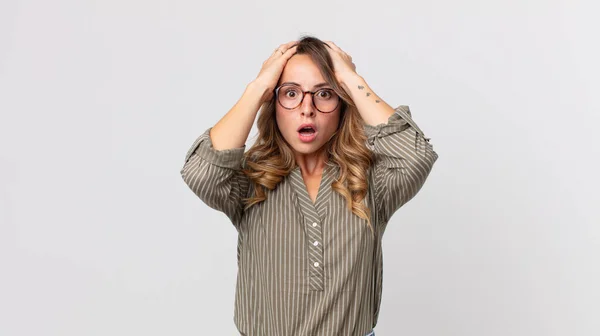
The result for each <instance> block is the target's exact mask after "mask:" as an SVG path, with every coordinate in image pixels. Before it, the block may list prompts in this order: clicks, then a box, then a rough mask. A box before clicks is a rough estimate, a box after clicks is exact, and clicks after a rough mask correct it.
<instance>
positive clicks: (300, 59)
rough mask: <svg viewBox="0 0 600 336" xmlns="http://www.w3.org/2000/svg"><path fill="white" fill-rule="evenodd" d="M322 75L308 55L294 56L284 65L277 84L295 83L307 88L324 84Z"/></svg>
mask: <svg viewBox="0 0 600 336" xmlns="http://www.w3.org/2000/svg"><path fill="white" fill-rule="evenodd" d="M324 81H325V80H324V78H323V75H322V74H321V72H320V71H319V68H318V67H317V65H316V64H315V63H314V62H313V60H312V59H311V58H310V56H308V55H294V56H292V57H291V58H290V59H289V60H288V61H287V63H286V65H285V67H284V68H283V72H282V74H281V79H280V80H279V83H283V82H296V83H298V84H300V85H303V86H305V87H307V88H311V87H313V85H316V84H319V83H322V82H324Z"/></svg>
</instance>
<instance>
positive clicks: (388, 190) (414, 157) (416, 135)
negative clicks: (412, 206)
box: [365, 105, 438, 223]
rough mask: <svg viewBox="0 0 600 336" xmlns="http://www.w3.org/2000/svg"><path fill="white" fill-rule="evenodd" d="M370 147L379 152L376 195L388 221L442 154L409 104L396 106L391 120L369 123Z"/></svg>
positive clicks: (421, 184) (412, 195) (383, 219)
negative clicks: (439, 153) (435, 149)
mask: <svg viewBox="0 0 600 336" xmlns="http://www.w3.org/2000/svg"><path fill="white" fill-rule="evenodd" d="M365 133H366V135H367V147H369V149H371V150H372V151H373V153H374V154H375V164H374V173H375V185H374V189H375V195H376V196H375V198H376V200H379V201H378V202H377V204H378V205H379V209H377V211H379V213H380V216H381V217H380V218H381V221H382V222H383V223H387V221H388V220H389V219H390V217H391V216H392V215H393V214H394V212H396V210H398V209H399V208H400V207H401V206H402V205H404V204H405V203H407V202H408V201H409V200H411V199H412V198H413V197H414V196H415V195H416V194H417V192H418V191H419V190H420V189H421V187H422V186H423V185H424V184H425V180H426V179H427V177H428V176H429V173H430V172H431V169H432V167H433V165H434V163H435V161H436V160H437V159H438V154H437V153H436V152H435V151H434V150H433V147H432V145H431V144H430V143H429V138H425V137H424V135H423V133H422V132H421V130H420V129H419V127H418V126H417V125H416V123H415V122H414V120H412V117H411V114H410V110H409V108H408V106H405V105H400V106H398V107H397V108H396V109H395V112H394V114H392V115H391V116H390V118H389V119H388V121H387V123H385V124H379V125H377V126H371V125H365Z"/></svg>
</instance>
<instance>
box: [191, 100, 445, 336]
mask: <svg viewBox="0 0 600 336" xmlns="http://www.w3.org/2000/svg"><path fill="white" fill-rule="evenodd" d="M364 131H365V133H366V135H367V143H366V145H367V146H368V148H369V149H370V150H371V151H373V152H374V154H375V160H374V163H373V165H372V166H371V167H370V168H369V171H368V174H367V175H368V179H369V181H368V182H369V189H368V191H367V196H366V199H365V201H366V204H367V206H369V208H370V209H371V216H372V217H371V222H372V223H373V225H374V228H375V233H376V234H375V238H374V239H373V238H372V235H371V231H370V229H369V227H368V225H367V221H366V220H364V219H362V218H360V217H358V216H356V215H354V214H353V213H352V212H351V211H350V210H348V209H347V208H346V201H345V199H344V198H343V197H342V196H341V195H339V194H338V193H337V192H335V191H333V189H332V188H331V184H332V183H333V182H334V180H335V179H336V178H337V176H338V173H339V166H338V165H336V164H334V163H332V161H329V162H328V163H327V165H326V166H325V168H324V169H323V173H322V177H321V183H320V186H319V190H318V193H317V198H316V201H315V202H314V203H313V202H312V200H311V199H310V196H309V194H308V191H307V188H306V186H305V184H304V180H303V178H302V174H301V171H300V168H299V166H297V165H296V167H295V168H294V169H293V170H292V171H291V173H290V174H289V175H288V176H286V177H285V178H284V179H283V180H282V181H281V182H280V184H279V185H278V186H277V188H275V190H272V191H269V192H268V194H267V199H266V200H265V201H263V202H260V203H258V204H255V205H253V206H252V207H250V208H249V209H248V210H246V211H244V209H243V203H242V201H241V199H242V198H243V197H248V196H250V195H251V193H252V189H253V188H252V185H251V183H250V182H249V179H248V178H247V177H246V176H245V175H244V174H243V173H242V171H241V169H242V165H243V154H244V150H245V145H244V146H243V147H240V148H232V149H224V150H216V149H214V148H213V147H212V142H211V139H210V136H209V132H210V128H209V129H207V130H206V131H205V132H204V133H203V134H202V135H200V136H199V137H198V138H197V139H196V140H195V141H194V143H193V144H192V147H191V148H190V149H189V151H188V153H187V155H186V157H185V164H184V166H183V168H182V169H181V175H182V177H183V180H184V181H185V183H186V184H187V185H188V186H189V187H190V189H191V190H192V191H193V192H194V193H195V194H196V195H197V196H198V197H199V198H200V199H201V200H202V201H203V202H204V203H205V204H206V205H208V206H209V207H211V208H213V209H215V210H218V211H221V212H223V213H224V214H225V215H227V217H228V218H229V219H230V220H231V223H232V224H233V225H234V227H235V228H236V230H237V233H238V240H237V267H238V272H237V283H236V292H235V304H234V316H233V321H234V323H235V325H236V327H237V329H238V331H239V332H240V334H241V335H246V336H288V335H289V336H292V335H294V336H296V335H299V336H334V335H336V336H338V335H344V336H364V335H366V334H367V333H368V332H369V331H371V330H372V329H373V328H374V327H375V325H376V324H377V317H378V315H379V307H380V304H381V293H382V284H383V253H382V245H381V242H382V241H381V240H382V237H383V233H384V231H385V228H386V225H387V223H388V221H389V219H390V217H391V216H392V214H393V213H394V212H395V211H396V210H397V209H398V208H400V207H401V206H402V205H403V204H405V203H406V202H408V201H409V200H410V199H411V198H413V197H414V196H415V195H416V194H417V192H418V191H419V190H420V188H421V187H422V186H423V184H424V183H425V179H426V178H427V176H428V175H429V173H430V171H431V169H432V166H433V164H434V162H435V161H436V160H437V158H438V155H437V153H436V152H435V151H434V150H433V148H432V146H431V145H430V144H429V138H425V136H424V134H423V132H422V131H421V129H420V128H419V127H418V126H417V124H416V123H415V122H414V121H413V120H412V117H411V113H410V110H409V108H408V106H406V105H400V106H398V107H397V108H396V109H395V111H394V114H393V115H391V116H390V117H389V119H388V121H387V123H385V124H383V123H382V124H379V125H377V126H371V125H367V124H365V125H364Z"/></svg>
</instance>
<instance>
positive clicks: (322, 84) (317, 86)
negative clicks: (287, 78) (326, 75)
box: [281, 82, 329, 90]
mask: <svg viewBox="0 0 600 336" xmlns="http://www.w3.org/2000/svg"><path fill="white" fill-rule="evenodd" d="M283 84H294V85H298V86H299V87H302V85H300V84H298V83H296V82H285V83H281V85H283ZM323 86H329V84H328V83H319V84H317V85H315V86H313V90H314V89H316V88H320V87H323Z"/></svg>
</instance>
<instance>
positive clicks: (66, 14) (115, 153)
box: [0, 0, 600, 336]
mask: <svg viewBox="0 0 600 336" xmlns="http://www.w3.org/2000/svg"><path fill="white" fill-rule="evenodd" d="M595 7H596V8H594V6H593V5H591V1H590V2H589V4H586V3H584V2H583V1H566V0H564V1H512V0H508V1H507V0H504V1H474V0H472V1H466V0H458V1H452V2H450V1H419V2H417V1H414V2H405V1H369V2H366V1H360V2H359V1H355V2H348V1H262V2H259V3H250V2H242V1H238V2H226V1H189V0H187V1H183V0H182V1H174V0H172V1H162V2H161V1H133V0H120V1H115V0H112V1H108V0H98V1H74V0H73V1H67V0H57V1H41V0H37V1H11V0H8V1H6V0H4V1H2V2H1V3H0V118H1V119H0V272H1V273H0V335H3V336H5V335H6V336H13V335H14V336H16V335H36V336H37V335H61V336H64V335H111V336H112V335H208V334H211V335H235V334H236V329H235V326H234V324H233V308H234V306H233V299H234V290H235V277H236V272H237V269H236V239H237V233H236V231H235V229H234V227H233V226H232V225H231V223H230V222H228V220H227V217H226V216H225V215H224V214H222V213H219V212H216V211H214V210H212V209H210V208H208V207H207V206H206V205H205V204H204V203H202V202H201V201H200V200H199V199H198V198H197V197H196V196H195V195H194V194H193V193H192V192H191V191H190V190H189V189H188V187H187V186H186V185H185V184H184V182H183V180H182V179H181V176H180V173H179V172H180V169H181V167H182V166H183V163H184V156H185V154H186V152H187V150H188V149H189V146H191V144H192V142H193V141H194V140H195V139H196V137H197V136H199V135H200V134H201V132H203V131H204V130H205V129H206V128H208V127H210V126H212V125H214V124H215V123H216V122H217V121H218V120H219V119H220V118H221V117H222V116H223V115H224V114H225V113H226V112H227V111H228V110H229V108H231V106H233V104H234V103H235V102H236V100H237V99H238V98H239V97H240V96H241V94H242V92H243V90H244V88H245V86H246V84H247V83H249V82H250V81H251V80H253V79H254V78H255V77H256V75H257V74H258V71H259V70H260V66H261V64H262V62H263V61H264V60H265V59H266V58H267V57H268V56H269V55H270V54H271V53H272V52H273V50H274V49H275V48H277V47H278V46H279V45H280V44H282V43H285V42H288V41H290V40H293V39H297V38H299V37H300V36H301V35H303V34H310V35H314V36H316V37H318V38H320V39H323V40H331V41H334V42H335V43H336V44H337V45H338V46H340V47H341V48H342V49H344V50H345V51H346V52H347V53H348V54H350V55H351V56H352V57H353V60H354V63H355V64H356V66H357V72H358V73H359V74H360V75H361V76H363V77H364V78H365V79H366V81H367V83H369V85H370V86H371V87H372V88H373V90H374V91H375V92H376V93H377V94H378V95H379V96H381V97H382V98H383V99H384V100H385V101H386V102H388V103H389V104H390V105H393V106H397V105H401V104H402V105H409V106H410V108H411V112H412V114H413V117H414V120H415V121H416V122H417V123H418V125H419V126H420V127H421V129H423V131H424V132H425V134H426V136H427V137H430V138H431V144H432V145H433V146H434V149H435V150H436V151H437V152H438V154H439V159H438V161H437V163H436V165H435V166H434V168H433V171H432V173H431V175H430V177H429V179H428V180H427V182H426V184H425V186H424V187H423V189H422V190H421V191H420V193H419V194H418V195H417V196H416V197H415V198H414V199H413V200H411V201H410V202H409V203H407V204H406V205H405V206H404V207H403V208H401V209H400V210H399V211H398V212H397V213H396V214H395V215H394V217H392V219H391V222H390V223H389V225H388V230H387V231H386V234H385V236H384V290H383V302H382V307H381V314H380V318H379V323H378V325H377V327H376V328H375V332H376V334H377V335H378V336H386V335H411V336H418V335H456V336H471V335H472V336H479V335H486V336H493V335H502V336H505V335H523V336H525V335H527V336H530V335H545V336H550V335H569V336H570V335H577V336H588V335H589V336H592V335H599V334H600V289H599V286H598V284H599V283H600V262H599V257H600V228H599V224H600V215H599V213H598V204H600V198H599V196H598V187H599V183H598V182H599V178H598V171H600V165H599V159H598V155H599V154H600V153H599V149H598V148H599V146H598V145H599V144H600V136H599V135H598V127H599V124H600V117H599V114H600V103H599V102H598V93H599V92H600V85H599V78H600V71H599V68H600V67H599V65H598V60H599V59H600V52H599V49H600V48H599V46H598V31H600V25H599V24H598V18H597V13H598V8H597V6H595ZM250 135H251V137H252V138H251V139H250V140H249V142H248V143H247V146H248V148H249V146H250V145H251V143H252V142H253V141H254V139H255V138H253V137H254V136H255V135H256V128H254V129H253V131H252V132H251V134H250Z"/></svg>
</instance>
